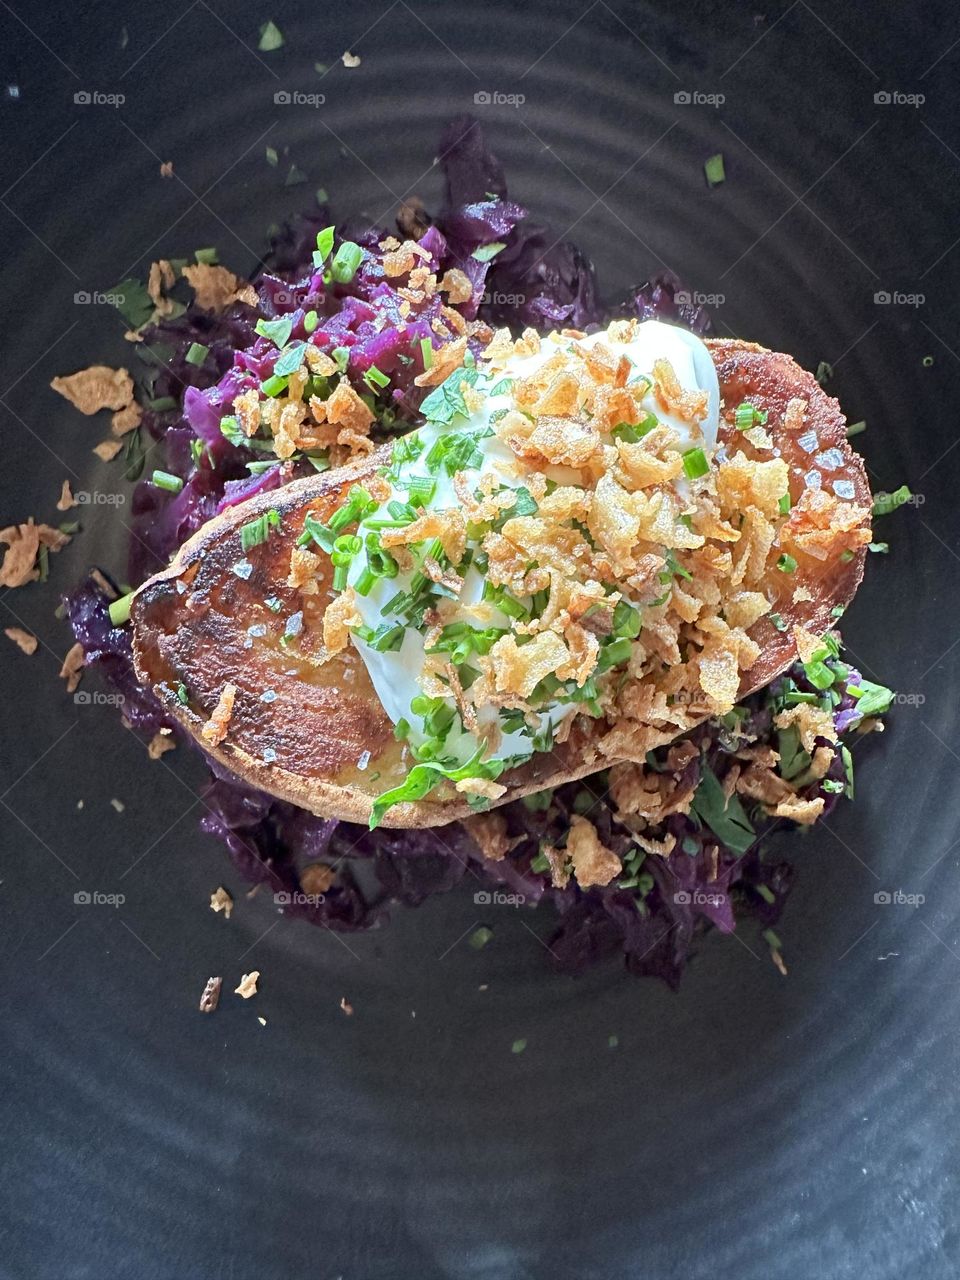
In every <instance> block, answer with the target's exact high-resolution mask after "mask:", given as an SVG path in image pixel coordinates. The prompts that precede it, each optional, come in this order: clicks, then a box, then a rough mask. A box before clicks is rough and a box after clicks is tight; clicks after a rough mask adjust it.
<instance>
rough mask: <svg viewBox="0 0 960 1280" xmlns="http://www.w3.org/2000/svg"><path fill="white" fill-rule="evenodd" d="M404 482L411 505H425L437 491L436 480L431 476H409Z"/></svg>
mask: <svg viewBox="0 0 960 1280" xmlns="http://www.w3.org/2000/svg"><path fill="white" fill-rule="evenodd" d="M406 484H407V498H408V500H409V503H410V506H411V507H425V506H426V505H427V504H428V503H429V502H430V501H431V500H432V498H433V495H434V494H435V493H436V491H437V482H436V480H435V479H434V478H433V476H410V478H409V479H408V480H407V482H406Z"/></svg>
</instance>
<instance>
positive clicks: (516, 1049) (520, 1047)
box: [510, 1040, 527, 1053]
mask: <svg viewBox="0 0 960 1280" xmlns="http://www.w3.org/2000/svg"><path fill="white" fill-rule="evenodd" d="M526 1047H527V1042H526V1040H514V1042H513V1044H512V1045H511V1046H510V1052H511V1053H523V1051H524V1049H525V1048H526Z"/></svg>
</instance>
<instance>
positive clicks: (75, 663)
mask: <svg viewBox="0 0 960 1280" xmlns="http://www.w3.org/2000/svg"><path fill="white" fill-rule="evenodd" d="M82 677H83V645H82V644H80V642H79V641H77V643H76V644H75V645H72V646H71V648H70V649H68V650H67V655H66V657H65V658H64V660H63V666H62V667H61V668H60V679H61V680H66V682H67V693H73V692H75V690H76V688H77V685H78V684H79V683H80V681H81V679H82Z"/></svg>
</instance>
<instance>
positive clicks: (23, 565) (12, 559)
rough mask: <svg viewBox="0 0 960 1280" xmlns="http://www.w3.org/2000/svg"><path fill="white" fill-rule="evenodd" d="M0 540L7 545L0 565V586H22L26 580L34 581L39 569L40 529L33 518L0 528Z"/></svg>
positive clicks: (37, 576)
mask: <svg viewBox="0 0 960 1280" xmlns="http://www.w3.org/2000/svg"><path fill="white" fill-rule="evenodd" d="M0 542H3V543H6V547H7V549H6V551H5V552H4V556H3V564H2V565H0V586H2V587H22V586H25V585H26V584H27V583H28V582H35V581H36V580H37V578H39V577H40V570H39V569H38V568H37V567H36V562H37V552H38V551H39V550H40V530H39V529H38V528H37V526H36V525H35V524H34V522H33V520H32V519H31V520H28V521H27V522H26V524H20V525H16V524H14V525H10V527H9V528H7V529H0Z"/></svg>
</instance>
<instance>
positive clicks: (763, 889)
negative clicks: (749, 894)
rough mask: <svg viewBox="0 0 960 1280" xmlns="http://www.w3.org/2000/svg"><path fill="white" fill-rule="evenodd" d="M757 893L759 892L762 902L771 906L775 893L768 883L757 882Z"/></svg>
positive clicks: (774, 899) (775, 896) (775, 897)
mask: <svg viewBox="0 0 960 1280" xmlns="http://www.w3.org/2000/svg"><path fill="white" fill-rule="evenodd" d="M757 893H759V895H760V897H761V898H762V899H763V900H764V902H766V903H768V904H769V905H770V906H773V904H774V903H775V902H776V900H777V895H776V894H775V893H774V892H773V890H772V889H771V888H770V886H769V885H766V884H758V885H757Z"/></svg>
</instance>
